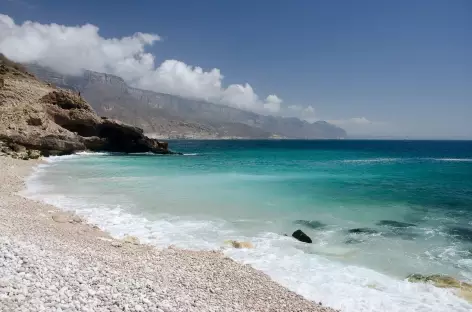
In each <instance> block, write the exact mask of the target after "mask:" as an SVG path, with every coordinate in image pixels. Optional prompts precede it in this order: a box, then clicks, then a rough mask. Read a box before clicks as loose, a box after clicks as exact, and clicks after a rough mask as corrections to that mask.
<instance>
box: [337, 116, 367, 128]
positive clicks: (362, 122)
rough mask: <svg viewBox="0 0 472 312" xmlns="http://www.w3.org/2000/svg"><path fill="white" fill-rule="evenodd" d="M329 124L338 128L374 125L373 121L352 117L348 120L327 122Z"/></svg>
mask: <svg viewBox="0 0 472 312" xmlns="http://www.w3.org/2000/svg"><path fill="white" fill-rule="evenodd" d="M329 122H330V123H332V124H335V125H338V126H346V125H347V126H349V125H358V126H362V125H370V124H374V122H373V121H370V120H369V119H367V118H365V117H353V118H350V119H340V120H329Z"/></svg>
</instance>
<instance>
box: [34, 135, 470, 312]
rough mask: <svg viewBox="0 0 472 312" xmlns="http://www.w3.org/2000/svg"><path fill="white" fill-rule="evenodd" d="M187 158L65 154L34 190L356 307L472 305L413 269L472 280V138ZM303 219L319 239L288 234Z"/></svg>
mask: <svg viewBox="0 0 472 312" xmlns="http://www.w3.org/2000/svg"><path fill="white" fill-rule="evenodd" d="M171 146H172V147H173V149H175V150H179V151H182V152H184V153H186V155H184V156H153V155H131V156H125V155H107V154H82V155H74V156H66V157H59V158H51V159H50V160H49V163H48V164H47V165H42V166H40V167H39V168H38V169H37V172H36V174H35V175H34V176H33V177H31V178H30V180H29V183H28V196H31V197H35V198H40V199H43V200H45V201H47V202H49V203H52V204H55V205H57V206H60V207H62V208H65V209H70V210H74V211H76V213H78V214H79V215H83V216H85V217H88V218H89V219H91V220H92V222H95V223H97V224H99V225H101V226H102V227H104V228H105V229H107V230H108V231H110V233H112V234H113V235H116V236H123V235H125V234H131V235H136V236H139V237H140V239H141V240H142V241H144V242H147V243H152V244H155V245H157V246H168V245H169V244H174V245H177V246H180V247H185V248H193V249H217V248H221V247H222V246H224V241H225V240H228V239H237V240H248V241H251V242H252V243H253V244H254V245H255V249H253V250H233V249H226V251H225V252H226V253H227V254H228V255H229V256H231V257H233V258H234V259H237V260H239V261H241V262H244V263H249V264H251V265H253V266H254V267H256V268H258V269H261V270H263V271H265V272H267V273H268V274H269V275H270V276H272V278H274V279H275V280H277V281H279V282H280V283H282V284H283V285H285V286H287V287H289V288H291V289H293V290H294V291H296V292H298V293H300V294H302V295H304V296H306V297H307V298H310V299H314V300H317V301H320V300H322V301H323V303H324V304H327V305H330V306H333V307H335V308H340V309H342V310H343V311H438V312H439V311H441V312H443V311H470V310H471V309H472V305H471V304H468V303H467V302H465V301H463V300H462V299H460V298H458V297H457V296H455V295H454V294H452V292H451V291H450V290H443V289H437V288H434V287H432V286H430V285H419V284H411V283H408V282H406V281H405V277H406V276H407V275H408V274H411V273H424V274H428V273H430V274H431V273H442V274H448V275H452V276H454V277H456V278H459V279H461V280H464V281H469V282H471V281H472V142H460V141H450V142H440V141H176V142H171ZM296 229H302V230H303V231H304V232H305V233H307V234H308V235H309V236H311V238H312V239H313V242H314V243H313V244H312V245H306V244H303V243H299V242H297V241H295V240H293V239H292V238H290V237H285V236H283V234H284V233H288V234H291V233H292V232H293V231H294V230H296Z"/></svg>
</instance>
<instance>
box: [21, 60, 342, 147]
mask: <svg viewBox="0 0 472 312" xmlns="http://www.w3.org/2000/svg"><path fill="white" fill-rule="evenodd" d="M25 66H26V67H27V68H28V70H29V71H31V72H32V73H33V74H35V75H36V76H37V77H38V78H40V79H42V80H45V81H47V82H50V83H53V84H54V85H56V86H58V87H61V88H67V89H71V90H74V91H76V92H80V93H81V95H82V96H83V97H84V98H85V99H86V100H87V101H88V102H89V103H90V104H91V105H92V107H93V108H94V110H95V111H96V112H97V113H98V114H99V115H101V116H106V117H110V118H116V119H119V120H122V121H124V122H126V123H129V124H132V125H135V126H138V127H141V128H143V129H144V131H145V132H146V133H147V134H149V135H152V136H156V137H163V138H196V139H198V138H251V139H266V138H293V139H339V138H345V137H347V133H346V131H345V130H344V129H341V128H339V127H337V126H335V125H332V124H330V123H328V122H325V121H317V122H314V123H310V122H307V121H304V120H300V119H298V118H295V117H279V116H270V115H269V116H266V115H261V114H257V113H254V112H250V111H246V110H242V109H237V108H233V107H229V106H224V105H218V104H214V103H211V102H207V101H202V100H196V99H189V98H184V97H180V96H176V95H170V94H165V93H159V92H154V91H149V90H142V89H138V88H133V87H131V86H129V85H128V84H127V83H126V82H125V81H124V80H123V79H122V78H121V77H118V76H115V75H111V74H106V73H98V72H94V71H89V70H84V71H83V73H82V74H81V75H77V76H74V75H63V74H60V73H58V72H56V71H54V70H52V69H50V68H46V67H43V66H40V65H38V64H26V65H25Z"/></svg>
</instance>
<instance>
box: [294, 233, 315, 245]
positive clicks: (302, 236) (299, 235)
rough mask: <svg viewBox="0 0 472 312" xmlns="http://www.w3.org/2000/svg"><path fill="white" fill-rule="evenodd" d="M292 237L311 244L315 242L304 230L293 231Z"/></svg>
mask: <svg viewBox="0 0 472 312" xmlns="http://www.w3.org/2000/svg"><path fill="white" fill-rule="evenodd" d="M292 237H293V238H295V239H297V240H299V241H301V242H304V243H307V244H311V243H312V242H313V241H312V240H311V238H310V237H309V236H308V235H306V234H305V233H303V231H302V230H296V231H295V232H293V234H292Z"/></svg>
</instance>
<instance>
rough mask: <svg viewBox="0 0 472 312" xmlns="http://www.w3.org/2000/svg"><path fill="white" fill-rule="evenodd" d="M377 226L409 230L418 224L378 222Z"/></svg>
mask: <svg viewBox="0 0 472 312" xmlns="http://www.w3.org/2000/svg"><path fill="white" fill-rule="evenodd" d="M377 225H381V226H390V227H396V228H407V227H413V226H416V224H413V223H406V222H399V221H393V220H380V221H379V222H377Z"/></svg>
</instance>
